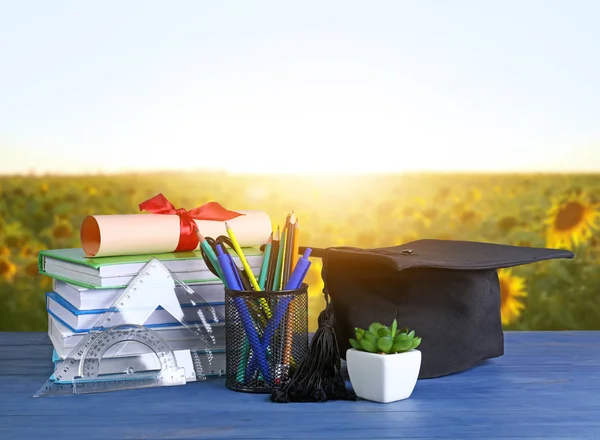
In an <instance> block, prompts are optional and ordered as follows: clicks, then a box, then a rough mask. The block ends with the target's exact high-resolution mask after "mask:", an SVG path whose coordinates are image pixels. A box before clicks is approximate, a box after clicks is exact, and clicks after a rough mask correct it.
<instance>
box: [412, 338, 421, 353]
mask: <svg viewBox="0 0 600 440" xmlns="http://www.w3.org/2000/svg"><path fill="white" fill-rule="evenodd" d="M419 345H421V338H415V339H413V341H412V344H410V349H411V350H412V349H415V348H417V347H418V346H419Z"/></svg>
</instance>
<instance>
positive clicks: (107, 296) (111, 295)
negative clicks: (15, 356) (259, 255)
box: [52, 279, 225, 310]
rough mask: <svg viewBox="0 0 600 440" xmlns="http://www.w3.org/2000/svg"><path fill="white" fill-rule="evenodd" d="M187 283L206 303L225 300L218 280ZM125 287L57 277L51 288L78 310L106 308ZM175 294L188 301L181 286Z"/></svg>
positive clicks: (184, 301) (178, 286) (182, 302)
mask: <svg viewBox="0 0 600 440" xmlns="http://www.w3.org/2000/svg"><path fill="white" fill-rule="evenodd" d="M187 285H188V286H189V287H190V288H192V290H194V292H196V293H197V294H198V295H200V296H201V297H202V299H204V301H205V302H207V303H222V302H224V301H225V289H224V286H223V283H222V282H220V281H212V282H205V283H190V284H187ZM125 289H126V288H125V287H123V288H112V289H89V288H86V287H82V286H78V285H76V284H71V283H68V282H66V281H62V280H58V279H53V280H52V290H53V291H54V292H56V293H58V294H59V295H60V296H61V297H62V298H64V299H65V300H66V301H67V302H68V303H69V304H71V305H73V307H75V308H76V309H78V310H93V309H108V308H110V307H111V306H112V305H113V304H114V303H115V301H116V300H117V298H119V296H120V295H121V294H122V293H123V292H124V291H125ZM175 294H176V295H177V297H178V298H179V302H180V303H181V304H185V303H187V302H189V295H188V294H187V293H186V292H185V290H184V288H183V286H180V285H176V287H175Z"/></svg>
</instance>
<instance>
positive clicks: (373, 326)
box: [369, 322, 383, 334]
mask: <svg viewBox="0 0 600 440" xmlns="http://www.w3.org/2000/svg"><path fill="white" fill-rule="evenodd" d="M381 327H383V324H381V323H380V322H374V323H373V324H371V325H370V326H369V331H370V332H371V333H373V334H377V330H379V329H380V328H381Z"/></svg>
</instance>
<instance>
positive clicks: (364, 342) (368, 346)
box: [360, 339, 377, 353]
mask: <svg viewBox="0 0 600 440" xmlns="http://www.w3.org/2000/svg"><path fill="white" fill-rule="evenodd" d="M360 345H361V346H362V348H363V349H364V350H365V351H368V352H369V353H376V352H377V346H376V345H375V344H374V343H373V342H371V341H369V340H368V339H361V340H360Z"/></svg>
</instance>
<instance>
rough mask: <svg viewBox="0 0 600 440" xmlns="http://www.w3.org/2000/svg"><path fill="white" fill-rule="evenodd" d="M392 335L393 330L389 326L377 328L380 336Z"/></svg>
mask: <svg viewBox="0 0 600 440" xmlns="http://www.w3.org/2000/svg"><path fill="white" fill-rule="evenodd" d="M391 335H392V331H391V330H390V329H389V328H387V327H381V328H380V329H379V330H377V336H379V337H380V338H382V337H384V336H391Z"/></svg>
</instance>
